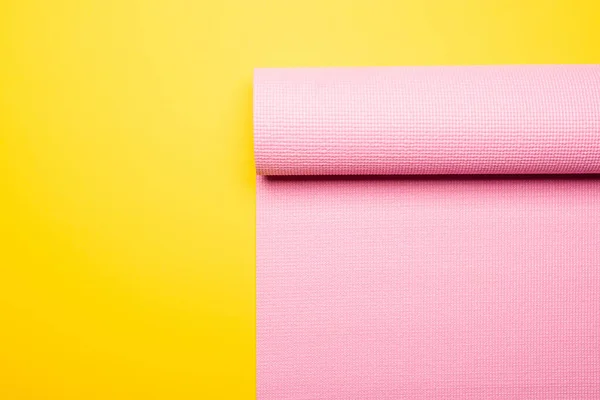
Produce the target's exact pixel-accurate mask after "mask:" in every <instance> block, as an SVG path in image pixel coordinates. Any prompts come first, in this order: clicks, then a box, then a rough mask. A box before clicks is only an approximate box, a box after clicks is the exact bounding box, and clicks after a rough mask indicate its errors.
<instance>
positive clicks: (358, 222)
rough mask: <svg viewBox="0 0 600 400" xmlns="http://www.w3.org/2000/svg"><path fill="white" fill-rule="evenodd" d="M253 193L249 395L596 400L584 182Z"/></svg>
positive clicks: (293, 183) (311, 181) (594, 265)
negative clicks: (253, 389)
mask: <svg viewBox="0 0 600 400" xmlns="http://www.w3.org/2000/svg"><path fill="white" fill-rule="evenodd" d="M257 190H258V192H257V193H258V198H257V202H258V210H257V211H258V215H257V218H258V219H257V227H258V229H257V257H258V259H257V335H258V336H257V339H258V347H257V350H258V354H257V356H258V361H257V367H258V371H257V385H258V398H259V399H261V400H267V399H268V400H271V399H273V400H275V399H277V400H281V399H400V398H409V399H433V398H436V399H483V398H485V399H491V398H494V399H496V398H497V399H499V398H502V399H579V400H581V399H598V398H599V396H600V357H599V354H600V268H599V266H600V181H599V180H597V179H585V180H582V179H555V180H537V179H519V180H510V179H497V180H485V179H467V180H456V179H453V180H445V179H425V180H415V179H404V180H403V179H396V178H382V179H360V178H356V179H354V178H349V179H346V180H344V179H327V178H323V179H319V178H306V179H301V178H269V177H258V187H257Z"/></svg>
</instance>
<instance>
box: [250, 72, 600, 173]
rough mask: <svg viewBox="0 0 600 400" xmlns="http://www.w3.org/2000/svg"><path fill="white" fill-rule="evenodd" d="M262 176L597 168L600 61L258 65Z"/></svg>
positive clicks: (256, 100)
mask: <svg viewBox="0 0 600 400" xmlns="http://www.w3.org/2000/svg"><path fill="white" fill-rule="evenodd" d="M254 143H255V160H256V170H257V173H258V174H259V175H426V174H431V175H443V174H453V175H454V174H585V173H600V65H530V66H493V67H492V66H478V67H381V68H297V69H256V70H255V75H254Z"/></svg>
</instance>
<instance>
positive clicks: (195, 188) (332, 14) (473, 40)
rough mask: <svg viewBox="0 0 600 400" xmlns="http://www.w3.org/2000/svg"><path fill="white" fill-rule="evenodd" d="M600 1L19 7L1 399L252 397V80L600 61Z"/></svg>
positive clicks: (5, 11) (4, 125)
mask: <svg viewBox="0 0 600 400" xmlns="http://www.w3.org/2000/svg"><path fill="white" fill-rule="evenodd" d="M594 4H596V5H594ZM597 4H598V3H597V2H595V1H590V2H578V1H571V0H564V1H557V2H549V1H545V0H541V1H529V2H528V1H484V0H472V1H447V2H432V1H417V0H415V1H408V0H406V1H404V0H396V1H385V2H384V1H376V0H360V1H351V0H343V1H342V0H341V1H328V0H303V1H290V0H281V1H272V2H266V1H260V0H245V1H244V0H238V1H227V0H198V1H184V0H169V1H150V0H147V1H127V0H120V1H108V0H98V1H89V0H88V1H86V0H73V1H62V0H55V1H29V0H14V1H8V2H7V1H4V2H2V4H1V5H0V35H1V36H0V37H1V39H0V40H1V42H0V46H1V47H0V50H1V54H0V85H1V86H0V399H2V400H12V399H221V398H223V399H252V398H254V390H255V378H254V373H255V372H254V363H255V361H254V360H255V358H254V357H255V350H254V332H255V329H254V322H255V317H254V315H255V313H254V305H255V301H254V294H255V292H254V221H255V217H254V170H253V162H252V127H251V118H252V116H251V79H252V68H253V67H256V66H319V65H323V66H329V65H403V64H413V65H414V64H490V63H600V5H597Z"/></svg>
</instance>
